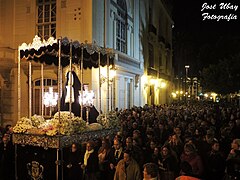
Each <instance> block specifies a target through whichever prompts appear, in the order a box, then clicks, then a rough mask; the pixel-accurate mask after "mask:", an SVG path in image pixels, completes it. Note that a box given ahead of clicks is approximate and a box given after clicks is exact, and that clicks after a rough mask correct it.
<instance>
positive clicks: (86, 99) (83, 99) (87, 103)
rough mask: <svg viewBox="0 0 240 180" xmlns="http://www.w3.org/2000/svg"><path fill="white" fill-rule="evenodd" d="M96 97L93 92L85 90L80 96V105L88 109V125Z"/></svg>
mask: <svg viewBox="0 0 240 180" xmlns="http://www.w3.org/2000/svg"><path fill="white" fill-rule="evenodd" d="M94 99H95V95H94V92H93V90H90V91H88V90H85V91H83V93H80V95H79V103H80V104H82V105H83V106H84V107H86V123H87V124H89V108H90V107H91V106H92V105H93V100H94Z"/></svg>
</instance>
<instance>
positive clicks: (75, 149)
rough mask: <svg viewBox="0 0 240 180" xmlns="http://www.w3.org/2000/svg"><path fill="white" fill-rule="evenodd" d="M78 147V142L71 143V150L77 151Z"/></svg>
mask: <svg viewBox="0 0 240 180" xmlns="http://www.w3.org/2000/svg"><path fill="white" fill-rule="evenodd" d="M78 149H79V147H78V144H77V143H72V146H71V152H73V153H74V152H77V151H78Z"/></svg>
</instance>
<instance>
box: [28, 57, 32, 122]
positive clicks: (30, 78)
mask: <svg viewBox="0 0 240 180" xmlns="http://www.w3.org/2000/svg"><path fill="white" fill-rule="evenodd" d="M28 64H29V72H28V95H29V104H28V106H29V111H28V116H29V117H28V118H29V119H31V117H32V63H31V61H29V63H28Z"/></svg>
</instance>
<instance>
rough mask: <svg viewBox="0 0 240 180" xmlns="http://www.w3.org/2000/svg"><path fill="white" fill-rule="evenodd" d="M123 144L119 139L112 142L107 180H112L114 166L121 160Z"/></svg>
mask: <svg viewBox="0 0 240 180" xmlns="http://www.w3.org/2000/svg"><path fill="white" fill-rule="evenodd" d="M122 146H123V144H122V141H121V139H120V138H114V141H113V148H111V151H110V164H109V166H110V174H109V176H110V178H109V179H113V178H114V174H115V170H116V166H117V164H118V162H119V161H120V160H121V159H123V147H122Z"/></svg>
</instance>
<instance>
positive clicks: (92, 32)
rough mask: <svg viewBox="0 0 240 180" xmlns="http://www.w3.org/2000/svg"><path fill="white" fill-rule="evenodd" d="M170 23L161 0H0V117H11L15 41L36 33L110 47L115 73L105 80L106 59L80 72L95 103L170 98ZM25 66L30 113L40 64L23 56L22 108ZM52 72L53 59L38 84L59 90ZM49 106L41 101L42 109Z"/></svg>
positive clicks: (102, 106) (24, 107) (37, 106)
mask: <svg viewBox="0 0 240 180" xmlns="http://www.w3.org/2000/svg"><path fill="white" fill-rule="evenodd" d="M172 24H173V23H172V20H171V13H170V12H169V11H168V6H167V5H166V4H165V2H164V1H163V0H154V1H147V0H105V1H99V0H71V1H70V0H35V1H34V0H18V1H14V0H0V108H1V109H0V120H1V124H15V123H16V121H17V117H18V104H17V102H18V73H17V72H18V47H19V46H20V45H21V44H22V43H24V42H25V43H31V42H32V41H33V38H34V37H35V35H38V37H40V38H41V40H43V39H45V40H47V39H48V38H49V37H54V38H63V37H67V38H68V39H70V40H72V41H75V40H77V41H79V42H82V43H86V42H87V43H92V44H94V45H96V46H101V47H104V48H106V49H109V50H111V52H112V53H113V54H114V61H115V63H114V64H115V65H114V67H110V68H111V70H110V72H111V71H114V72H115V73H114V74H115V76H112V77H110V81H109V84H108V83H106V67H101V68H100V69H101V70H100V71H101V75H100V76H101V78H99V69H98V68H96V69H94V68H92V69H86V70H84V73H83V74H84V76H83V82H82V83H83V84H84V85H87V86H88V88H89V89H92V90H93V91H94V93H95V101H94V105H95V107H96V108H97V109H98V110H99V111H100V110H101V111H102V112H108V111H110V110H114V109H115V108H118V109H126V108H131V107H133V106H142V105H144V104H162V103H169V102H170V100H169V98H170V95H169V94H170V93H171V88H172V82H171V80H172V77H173V73H172V72H173V70H172V31H171V28H172ZM76 67H77V66H76ZM29 71H30V74H31V83H32V93H31V94H32V95H31V97H32V107H31V108H32V114H40V112H41V102H42V98H41V91H42V90H41V87H40V84H41V65H40V64H38V63H35V62H33V63H32V64H31V69H29V65H28V62H27V61H22V62H21V97H22V98H21V116H27V115H28V111H29V93H28V91H29V90H28V89H29V88H28V87H29V78H28V77H29ZM66 71H67V70H66V69H64V70H63V72H66ZM110 74H111V73H110ZM57 77H58V74H57V67H55V66H54V65H44V80H43V82H44V83H43V84H44V91H47V90H48V88H49V87H53V89H54V91H56V90H57ZM100 79H101V81H100ZM100 84H101V86H100ZM99 87H100V88H101V90H100V92H101V95H100V93H99ZM48 111H49V109H47V108H46V107H44V114H45V115H46V114H48V113H49V112H48Z"/></svg>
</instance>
